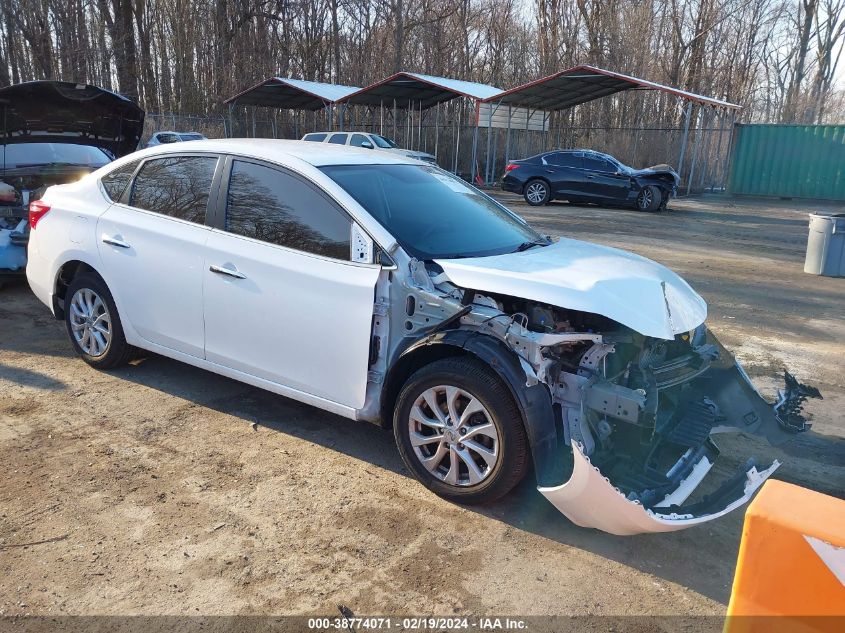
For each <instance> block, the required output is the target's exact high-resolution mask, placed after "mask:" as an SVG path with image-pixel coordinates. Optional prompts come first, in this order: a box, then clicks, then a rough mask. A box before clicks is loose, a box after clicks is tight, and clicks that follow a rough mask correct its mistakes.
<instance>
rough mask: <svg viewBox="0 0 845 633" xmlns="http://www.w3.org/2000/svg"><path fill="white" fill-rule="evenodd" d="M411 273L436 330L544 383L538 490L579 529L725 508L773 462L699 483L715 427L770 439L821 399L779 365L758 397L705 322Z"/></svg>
mask: <svg viewBox="0 0 845 633" xmlns="http://www.w3.org/2000/svg"><path fill="white" fill-rule="evenodd" d="M414 265H416V269H414ZM411 277H412V279H413V284H414V285H417V286H419V288H420V289H422V288H425V287H426V286H428V288H426V290H427V291H428V292H427V293H426V294H428V293H431V294H429V296H430V297H432V298H434V297H435V296H439V297H440V299H441V300H442V301H443V302H444V305H442V306H441V308H442V309H444V311H445V312H451V313H452V316H451V317H449V318H448V319H446V320H445V321H443V325H442V326H440V327H443V328H447V329H454V328H457V329H459V330H471V331H474V332H477V333H480V334H484V335H487V336H491V337H494V338H496V339H498V340H499V341H501V342H503V343H505V344H506V345H507V346H508V348H509V349H510V350H511V351H512V352H513V353H514V354H516V356H517V357H518V358H519V363H520V365H521V366H522V369H523V371H524V373H525V380H526V386H532V385H537V384H543V385H545V386H546V387H547V388H548V391H549V395H550V397H551V401H552V405H553V411H554V416H555V424H556V426H557V429H558V441H559V443H560V446H559V451H560V453H561V455H562V456H563V459H562V465H561V466H560V467H559V468H558V475H557V477H556V481H555V483H554V484H553V485H542V484H541V485H540V492H542V493H543V494H544V495H545V496H546V497H547V498H548V499H549V501H551V502H552V503H553V504H554V505H555V506H556V507H557V508H558V509H559V510H560V511H561V512H563V514H565V515H566V516H567V517H568V518H570V520H572V521H573V522H574V523H576V524H578V525H581V526H585V527H596V528H599V529H602V530H604V531H607V532H611V533H614V534H635V533H640V532H659V531H670V530H677V529H681V528H684V527H687V526H689V525H693V524H696V523H701V522H704V521H708V520H711V519H713V518H716V517H718V516H721V515H723V514H725V513H727V512H729V511H730V510H732V509H734V508H736V507H738V506H740V505H742V504H743V503H745V502H747V501H748V500H749V499H750V497H751V496H752V495H753V493H754V492H755V491H756V489H757V488H758V487H759V486H760V485H762V483H763V482H764V481H765V479H766V478H767V477H768V476H769V475H771V474H772V473H773V472H774V471H775V469H776V468H777V467H778V466H779V463H778V462H777V461H774V462H773V463H771V464H763V465H759V464H757V462H756V461H755V460H754V459H753V458H749V459H748V460H747V461H746V462H745V463H744V464H743V465H742V466H741V468H740V469H739V470H738V471H737V472H736V473H735V474H734V475H732V476H729V477H728V478H727V479H725V480H724V481H721V482H712V481H709V479H708V478H707V475H708V473H710V471H711V469H712V468H713V465H714V464H715V462H716V460H717V459H718V457H719V448H718V446H717V444H716V442H715V441H714V436H716V435H717V434H718V433H721V432H728V431H736V432H745V433H752V434H757V435H761V436H763V437H765V438H766V439H767V440H768V441H769V442H771V443H772V444H778V443H780V442H783V441H786V440H788V439H789V438H791V437H793V436H794V435H795V434H796V433H799V432H802V431H806V430H807V429H808V428H809V426H810V425H809V424H808V422H807V420H806V419H805V416H804V415H803V412H802V406H803V404H804V402H805V401H806V399H807V398H819V397H821V395H820V394H819V392H818V390H816V389H814V388H812V387H808V386H805V385H802V384H800V383H799V382H798V381H797V380H796V379H795V378H794V377H793V376H791V375H790V374H789V373H785V385H784V388H783V389H782V390H781V391H780V393H779V398H778V401H777V402H776V403H769V402H767V401H766V400H765V399H764V398H763V397H762V396H761V395H760V394H759V392H758V391H757V389H756V388H755V387H754V386H753V384H752V383H751V381H750V380H749V378H748V376H747V375H746V374H745V372H744V371H743V370H742V368H741V367H740V366H739V365H738V364H737V363H736V361H735V359H734V357H733V356H732V355H731V354H730V352H728V351H727V350H726V349H725V348H724V347H723V346H722V345H721V344H720V343H719V342H718V341H717V340H716V338H715V337H714V336H713V335H712V333H711V332H709V330H708V329H707V328H706V327H705V326H704V324H703V323H702V324H700V325H698V326H697V327H695V328H694V329H692V330H690V331H687V332H684V333H681V334H677V335H676V336H675V337H674V338H673V339H668V340H667V339H661V338H656V337H649V336H644V335H642V334H640V333H638V332H637V331H635V330H633V329H631V328H629V327H626V326H623V325H621V324H620V323H618V322H616V321H614V320H612V319H610V318H607V317H605V316H601V315H598V314H593V313H589V312H583V311H578V310H566V309H563V308H560V307H556V306H552V305H548V304H543V303H540V302H536V301H530V300H525V299H520V298H514V297H512V296H507V295H501V294H495V293H489V292H486V293H482V292H477V291H472V290H468V289H465V288H461V287H458V286H456V285H455V284H453V283H452V281H451V280H450V279H449V277H448V275H447V274H446V273H444V272H441V270H440V269H439V267H438V266H437V265H435V266H433V267H429V268H426V267H425V266H424V265H423V264H421V263H419V262H412V273H411ZM430 305H433V303H432V302H430ZM547 483H548V482H547Z"/></svg>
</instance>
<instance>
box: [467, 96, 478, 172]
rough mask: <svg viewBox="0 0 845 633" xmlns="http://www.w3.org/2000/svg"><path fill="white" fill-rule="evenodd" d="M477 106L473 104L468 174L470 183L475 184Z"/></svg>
mask: <svg viewBox="0 0 845 633" xmlns="http://www.w3.org/2000/svg"><path fill="white" fill-rule="evenodd" d="M478 106H479V104H478V103H477V102H476V104H475V108H474V110H475V112H474V114H475V116H474V117H473V118H474V119H475V129H474V130H473V131H472V165H470V167H469V174H470V177H469V178H470V182H472V183H473V184H475V175H476V173H477V170H476V164H475V161H476V160H477V159H478Z"/></svg>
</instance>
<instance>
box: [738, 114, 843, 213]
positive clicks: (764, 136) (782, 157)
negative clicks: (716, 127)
mask: <svg viewBox="0 0 845 633" xmlns="http://www.w3.org/2000/svg"><path fill="white" fill-rule="evenodd" d="M728 191H729V192H730V193H734V194H742V195H751V196H779V197H783V198H816V199H820V200H843V201H845V125H767V124H763V125H756V124H754V125H737V126H736V129H735V132H734V142H733V151H732V153H731V175H730V179H729V185H728Z"/></svg>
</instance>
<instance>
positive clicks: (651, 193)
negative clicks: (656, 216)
mask: <svg viewBox="0 0 845 633" xmlns="http://www.w3.org/2000/svg"><path fill="white" fill-rule="evenodd" d="M662 203H663V192H662V191H661V190H660V187H655V186H654V185H646V186H645V187H643V188H642V189H640V193H639V194H638V195H637V208H638V209H639V210H640V211H657V210H658V209H659V208H660V205H661V204H662Z"/></svg>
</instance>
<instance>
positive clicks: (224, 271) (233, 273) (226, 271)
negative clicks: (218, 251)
mask: <svg viewBox="0 0 845 633" xmlns="http://www.w3.org/2000/svg"><path fill="white" fill-rule="evenodd" d="M208 269H209V270H210V271H211V272H213V273H217V274H218V275H229V277H234V278H235V279H246V275H244V274H243V273H240V272H238V271H237V270H232V269H231V268H226V267H225V266H215V265H213V264H212V265H211V266H209V267H208Z"/></svg>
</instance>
